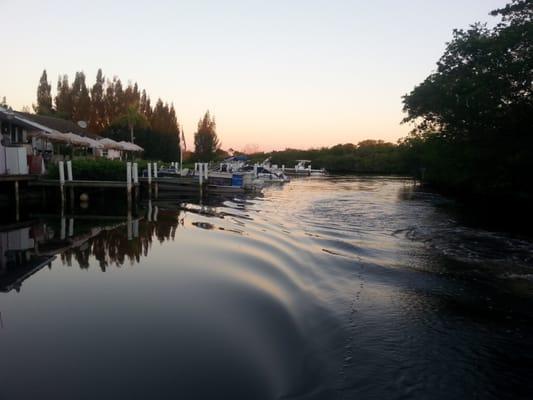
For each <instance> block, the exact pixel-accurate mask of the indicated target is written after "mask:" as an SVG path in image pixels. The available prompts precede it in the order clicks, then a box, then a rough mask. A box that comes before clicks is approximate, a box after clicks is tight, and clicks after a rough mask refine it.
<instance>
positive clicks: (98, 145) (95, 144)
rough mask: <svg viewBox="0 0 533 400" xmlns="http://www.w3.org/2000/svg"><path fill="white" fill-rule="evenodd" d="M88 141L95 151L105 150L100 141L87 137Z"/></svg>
mask: <svg viewBox="0 0 533 400" xmlns="http://www.w3.org/2000/svg"><path fill="white" fill-rule="evenodd" d="M84 139H85V140H86V141H87V144H88V145H89V147H91V148H93V149H103V148H104V145H103V144H102V143H100V140H95V139H91V138H90V137H87V136H85V138H84Z"/></svg>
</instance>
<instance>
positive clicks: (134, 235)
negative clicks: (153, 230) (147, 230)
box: [133, 219, 139, 238]
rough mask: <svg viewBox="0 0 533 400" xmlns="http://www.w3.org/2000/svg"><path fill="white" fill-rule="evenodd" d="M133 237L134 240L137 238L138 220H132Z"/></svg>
mask: <svg viewBox="0 0 533 400" xmlns="http://www.w3.org/2000/svg"><path fill="white" fill-rule="evenodd" d="M133 237H134V238H138V237H139V220H138V219H135V220H133Z"/></svg>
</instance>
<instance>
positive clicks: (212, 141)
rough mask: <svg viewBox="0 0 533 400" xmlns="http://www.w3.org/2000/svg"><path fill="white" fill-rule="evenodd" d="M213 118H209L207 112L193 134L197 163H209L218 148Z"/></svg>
mask: <svg viewBox="0 0 533 400" xmlns="http://www.w3.org/2000/svg"><path fill="white" fill-rule="evenodd" d="M216 127H217V125H216V122H215V118H214V117H211V114H210V113H209V110H208V111H207V112H206V113H205V115H204V117H203V118H202V119H200V121H198V130H197V131H196V133H195V134H194V155H195V158H196V159H197V160H199V161H211V160H212V159H214V158H215V156H216V152H217V150H218V149H219V148H220V141H219V140H218V136H217V132H216Z"/></svg>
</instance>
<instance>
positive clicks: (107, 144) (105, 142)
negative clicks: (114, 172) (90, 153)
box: [98, 138, 123, 150]
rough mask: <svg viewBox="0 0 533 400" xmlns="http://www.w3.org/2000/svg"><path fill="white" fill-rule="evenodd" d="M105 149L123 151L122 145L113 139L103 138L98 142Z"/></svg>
mask: <svg viewBox="0 0 533 400" xmlns="http://www.w3.org/2000/svg"><path fill="white" fill-rule="evenodd" d="M98 142H99V143H100V144H101V145H102V146H104V148H105V149H115V150H123V148H122V146H121V145H120V143H117V142H115V141H114V140H113V139H109V138H103V139H100V140H99V141H98Z"/></svg>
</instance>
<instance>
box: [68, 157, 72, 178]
mask: <svg viewBox="0 0 533 400" xmlns="http://www.w3.org/2000/svg"><path fill="white" fill-rule="evenodd" d="M67 180H69V181H72V161H70V160H68V161H67Z"/></svg>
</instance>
